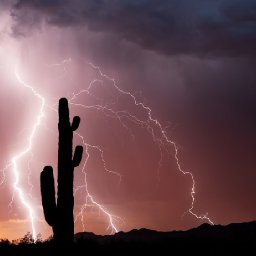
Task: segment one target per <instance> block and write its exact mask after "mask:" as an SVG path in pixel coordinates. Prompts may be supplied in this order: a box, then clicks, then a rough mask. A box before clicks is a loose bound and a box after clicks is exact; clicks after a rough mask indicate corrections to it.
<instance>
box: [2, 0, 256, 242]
mask: <svg viewBox="0 0 256 256" xmlns="http://www.w3.org/2000/svg"><path fill="white" fill-rule="evenodd" d="M255 45H256V4H255V1H250V0H245V1H238V0H232V1H231V0H230V1H229V0H218V1H205V0H204V1H203V0H194V1H183V0H182V1H181V0H179V1H167V0H166V1H163V0H160V1H157V3H156V1H151V0H147V1H146V0H144V1H131V0H130V1H126V0H124V1H113V0H112V1H95V0H94V1H92V0H88V1H82V0H75V1H68V0H64V1H59V0H54V1H50V0H49V1H45V0H44V1H40V0H36V1H32V0H31V1H30V0H23V1H22V0H20V1H1V3H0V120H1V122H0V124H1V126H0V141H1V150H0V164H1V166H0V169H2V170H3V168H4V167H5V166H6V165H7V164H8V163H10V161H11V159H12V158H13V157H14V156H16V155H18V154H19V153H20V152H22V151H23V150H24V149H25V148H26V147H27V145H28V138H29V136H30V134H31V129H32V127H33V124H34V123H35V122H36V118H37V116H38V114H39V112H40V99H39V98H38V97H36V95H35V94H33V92H32V91H31V90H30V88H28V87H26V86H24V84H23V85H22V84H21V83H19V81H18V80H17V77H15V68H16V70H17V72H18V74H19V75H20V76H21V78H22V80H23V81H24V82H25V83H26V84H27V85H29V86H32V87H33V88H34V89H35V90H36V92H37V93H39V94H40V95H41V96H42V97H43V98H44V99H45V101H46V106H45V108H44V113H45V117H44V118H43V119H42V120H41V123H40V126H39V127H38V129H37V130H36V133H35V136H34V137H33V145H32V149H31V151H30V152H28V153H27V154H26V155H24V157H22V158H21V159H20V160H19V161H18V168H19V169H18V170H19V174H20V181H19V186H20V187H21V188H22V190H23V192H24V197H25V198H26V200H27V201H28V202H29V204H30V205H31V207H33V209H34V214H35V218H36V219H35V226H36V232H37V233H42V234H43V236H44V237H47V236H48V235H50V233H51V230H50V228H49V227H48V226H47V224H46V223H45V221H44V217H43V213H42V207H41V198H40V187H39V176H40V171H41V170H42V168H43V167H44V166H45V165H50V164H51V165H53V166H54V169H55V171H56V160H57V159H56V156H57V142H58V141H57V139H58V138H57V136H58V133H57V115H56V112H55V111H54V108H56V104H57V102H58V99H59V98H60V97H67V98H69V99H71V98H72V96H73V94H74V93H78V92H80V91H81V90H83V89H84V90H85V89H88V88H90V89H89V91H88V92H86V91H83V92H82V93H81V94H80V95H79V96H77V97H76V98H75V99H73V100H72V101H71V104H73V105H71V106H70V110H71V112H72V115H74V114H75V115H79V116H80V117H81V119H82V123H81V125H80V128H79V133H80V134H81V135H83V136H84V138H85V140H86V143H88V144H90V145H91V147H90V146H88V147H87V149H88V152H89V154H90V157H89V160H88V162H87V166H86V169H84V171H86V173H87V176H86V178H87V182H88V189H89V191H90V193H91V195H93V198H94V200H95V201H96V202H98V203H100V204H101V205H102V206H103V207H105V208H104V209H105V210H106V211H107V212H108V213H110V214H112V215H113V216H118V217H117V218H114V225H115V227H117V229H118V230H124V231H127V230H130V229H133V228H141V227H146V228H151V229H157V230H173V229H187V228H190V227H194V226H197V225H199V224H201V223H202V221H200V220H197V219H196V218H195V217H193V216H192V215H191V214H185V215H184V212H185V213H186V211H187V210H188V209H189V208H190V207H191V196H190V191H191V187H192V181H191V178H190V176H189V175H183V174H182V173H181V172H179V170H178V166H177V163H176V159H175V150H174V147H173V145H172V144H170V143H169V144H168V143H166V141H165V140H164V138H163V136H162V134H161V133H160V129H159V127H158V126H157V125H156V124H154V123H153V122H148V112H147V111H146V110H145V109H143V108H142V107H141V106H136V105H135V104H134V102H133V99H132V98H131V97H130V96H129V95H127V94H126V95H125V94H123V93H121V92H120V91H118V90H117V89H116V88H115V87H114V83H113V81H112V80H110V79H109V78H115V80H116V83H117V85H118V87H119V88H120V89H121V90H124V91H127V92H131V93H132V94H133V95H135V96H136V99H137V100H138V102H142V103H143V104H144V105H146V106H148V107H150V108H151V109H152V112H151V114H152V118H154V119H157V120H158V121H159V122H160V123H161V125H162V128H163V129H164V130H165V132H166V135H167V136H168V138H170V139H172V140H173V141H175V143H176V145H177V147H178V150H179V153H178V157H179V161H180V164H181V168H182V170H184V171H190V172H192V173H193V175H194V179H195V181H196V188H195V192H196V196H195V197H196V200H195V203H194V212H195V213H196V214H198V215H199V216H200V214H205V213H208V216H209V217H210V218H211V220H212V221H213V222H214V223H216V224H226V223H230V222H242V221H249V220H253V219H254V218H255V217H254V216H255V214H256V206H255V202H254V197H255V195H256V188H255V184H254V183H255V179H256V172H255V170H256V163H255V143H256V136H255V130H256V121H255V110H256V104H255V96H256V89H255V84H256V83H255V82H256V75H255V55H256V46H255ZM90 63H93V64H94V65H96V66H99V67H100V69H101V71H102V72H103V73H104V74H106V75H107V76H105V77H104V76H102V75H101V74H100V73H99V71H98V69H97V68H95V67H93V66H92V65H90ZM108 77H109V78H108ZM92 81H94V82H93V83H92V84H91V86H90V83H91V82H92ZM81 105H83V106H86V108H85V107H82V106H81ZM75 143H76V144H81V140H80V139H79V137H76V139H75ZM93 146H99V149H100V150H103V152H104V153H103V156H104V160H105V167H106V168H107V170H109V171H113V172H118V173H120V175H121V176H122V178H121V182H119V176H118V175H115V174H111V173H109V172H108V171H107V170H105V169H104V162H102V160H101V152H102V151H99V149H98V150H97V149H96V148H95V147H93ZM86 156H88V155H84V159H83V160H84V161H86ZM82 166H83V164H81V166H80V167H79V168H77V170H76V171H75V187H76V188H80V189H78V190H76V194H75V200H76V201H75V216H77V214H78V213H79V212H80V211H81V209H82V210H84V211H83V214H82V215H79V216H78V218H77V221H76V224H75V229H76V232H78V231H82V230H83V225H82V218H81V217H82V216H83V220H84V229H85V230H86V231H92V232H95V233H101V234H109V233H110V232H111V229H107V228H108V225H109V218H108V215H106V214H105V213H104V212H103V211H101V210H100V209H99V208H98V207H97V206H96V205H95V204H94V205H93V204H92V202H91V201H90V200H89V198H88V197H86V191H85V187H84V173H83V172H82ZM4 174H5V176H4ZM4 174H3V173H2V172H1V173H0V181H1V180H2V177H3V178H5V181H4V182H3V184H2V185H1V187H0V191H1V196H0V206H1V207H0V237H7V238H9V239H12V238H18V237H22V236H23V235H24V234H25V233H26V232H27V231H30V232H31V222H30V219H29V216H28V211H27V209H26V207H24V205H23V204H22V203H21V202H20V199H19V196H18V194H17V192H16V193H15V194H14V198H13V203H12V204H11V207H10V205H9V203H10V202H11V201H12V195H13V184H14V181H15V177H14V172H13V166H10V167H8V169H6V170H5V172H4ZM79 186H80V187H79ZM81 186H82V187H81ZM86 198H87V199H88V201H87V202H88V204H89V205H88V207H87V208H83V205H84V203H85V202H86Z"/></svg>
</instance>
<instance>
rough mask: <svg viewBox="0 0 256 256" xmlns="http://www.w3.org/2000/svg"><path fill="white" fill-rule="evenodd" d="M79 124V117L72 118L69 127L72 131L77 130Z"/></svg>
mask: <svg viewBox="0 0 256 256" xmlns="http://www.w3.org/2000/svg"><path fill="white" fill-rule="evenodd" d="M79 124H80V117H79V116H74V118H73V122H72V125H71V129H72V131H75V130H77V128H78V126H79Z"/></svg>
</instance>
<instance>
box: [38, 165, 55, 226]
mask: <svg viewBox="0 0 256 256" xmlns="http://www.w3.org/2000/svg"><path fill="white" fill-rule="evenodd" d="M40 183H41V195H42V204H43V209H44V216H45V220H46V222H47V223H48V224H49V225H50V226H52V227H53V226H54V223H55V216H56V201H55V188H54V178H53V169H52V167H51V166H45V167H44V170H43V171H42V172H41V176H40Z"/></svg>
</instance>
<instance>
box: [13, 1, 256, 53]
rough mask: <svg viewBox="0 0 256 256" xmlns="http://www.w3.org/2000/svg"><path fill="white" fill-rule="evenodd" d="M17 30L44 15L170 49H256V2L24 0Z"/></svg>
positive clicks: (15, 10)
mask: <svg viewBox="0 0 256 256" xmlns="http://www.w3.org/2000/svg"><path fill="white" fill-rule="evenodd" d="M12 15H13V17H14V18H15V20H16V21H17V23H16V26H15V27H14V31H15V32H16V33H23V32H24V28H29V29H30V28H31V27H32V26H34V25H35V24H37V25H38V24H41V22H42V21H44V22H47V23H49V24H52V25H55V26H61V27H68V26H74V25H76V26H86V27H88V28H89V29H90V30H93V31H101V32H111V33H115V34H117V35H118V36H119V37H121V38H125V39H127V40H130V41H132V42H135V43H137V44H139V45H140V46H141V47H143V48H146V49H150V50H154V51H157V52H160V53H164V54H170V55H173V54H199V55H203V56H205V55H231V56H232V55H241V54H255V53H256V46H255V45H256V3H255V1H253V0H245V1H233V0H232V1H229V0H218V1H205V0H195V1H186V0H174V1H167V0H159V1H153V0H141V1H130V0H129V1H128V0H125V1H117V0H111V1H103V0H98V1H95V0H87V1H82V0H73V1H69V0H64V1H60V0H53V1H48V0H47V1H45V0H19V1H18V2H17V3H16V4H15V5H14V6H13V9H12Z"/></svg>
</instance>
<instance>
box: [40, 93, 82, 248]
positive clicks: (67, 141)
mask: <svg viewBox="0 0 256 256" xmlns="http://www.w3.org/2000/svg"><path fill="white" fill-rule="evenodd" d="M79 124H80V117H78V116H75V117H74V118H73V122H72V124H70V120H69V108H68V101H67V99H66V98H61V99H60V100H59V125H58V129H59V149H58V191H57V204H56V200H55V187H54V177H53V168H52V167H51V166H45V167H44V170H43V171H42V172H41V177H40V182H41V195H42V204H43V209H44V216H45V220H46V221H47V223H48V224H49V225H50V226H51V227H52V229H53V237H54V241H55V242H56V243H57V244H59V245H62V246H69V245H72V243H73V240H74V216H73V208H74V196H73V183H74V167H77V166H78V165H79V164H80V161H81V159H82V154H83V147H82V146H76V148H75V152H74V156H73V132H74V131H75V130H76V129H77V128H78V126H79Z"/></svg>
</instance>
